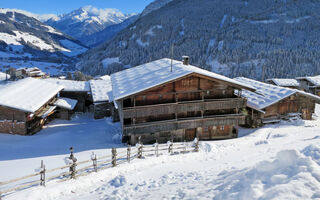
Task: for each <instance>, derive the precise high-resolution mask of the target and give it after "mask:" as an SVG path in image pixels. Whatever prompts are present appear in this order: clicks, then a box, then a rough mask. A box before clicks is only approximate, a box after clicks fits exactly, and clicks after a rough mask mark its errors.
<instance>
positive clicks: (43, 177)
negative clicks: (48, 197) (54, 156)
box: [40, 160, 46, 186]
mask: <svg viewBox="0 0 320 200" xmlns="http://www.w3.org/2000/svg"><path fill="white" fill-rule="evenodd" d="M40 170H41V171H40V185H41V186H46V166H45V165H44V164H43V160H41V167H40Z"/></svg>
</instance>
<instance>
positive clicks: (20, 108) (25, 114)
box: [0, 78, 63, 135]
mask: <svg viewBox="0 0 320 200" xmlns="http://www.w3.org/2000/svg"><path fill="white" fill-rule="evenodd" d="M62 89H63V87H62V86H59V85H56V84H51V83H48V82H46V81H43V80H37V79H33V78H26V79H22V80H19V81H15V82H11V83H8V84H6V85H2V86H1V87H0V94H1V95H0V133H11V134H20V135H30V134H34V133H36V132H37V131H39V130H40V129H41V128H42V126H43V125H44V124H45V123H46V122H47V120H48V117H49V116H50V115H52V114H53V113H54V112H55V109H56V106H53V105H52V103H53V102H55V101H56V97H57V95H58V93H59V92H60V91H61V90H62Z"/></svg>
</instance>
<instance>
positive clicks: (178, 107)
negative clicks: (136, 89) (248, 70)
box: [123, 98, 247, 119]
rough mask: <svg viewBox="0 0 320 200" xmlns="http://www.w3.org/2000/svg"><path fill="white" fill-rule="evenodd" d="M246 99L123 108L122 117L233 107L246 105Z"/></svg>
mask: <svg viewBox="0 0 320 200" xmlns="http://www.w3.org/2000/svg"><path fill="white" fill-rule="evenodd" d="M246 102H247V101H246V99H243V98H232V99H219V100H205V101H202V100H199V101H188V102H178V103H168V104H157V105H149V106H138V107H133V108H125V109H123V118H125V119H126V118H134V117H136V118H137V117H147V116H156V115H164V114H174V113H185V112H192V111H206V110H220V109H235V108H243V107H245V106H246Z"/></svg>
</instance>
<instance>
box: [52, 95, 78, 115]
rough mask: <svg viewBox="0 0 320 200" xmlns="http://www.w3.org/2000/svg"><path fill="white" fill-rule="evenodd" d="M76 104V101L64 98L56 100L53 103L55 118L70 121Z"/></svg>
mask: <svg viewBox="0 0 320 200" xmlns="http://www.w3.org/2000/svg"><path fill="white" fill-rule="evenodd" d="M77 103H78V101H77V100H74V99H69V98H65V97H59V98H57V101H56V102H54V103H53V105H54V106H57V112H56V117H57V118H59V119H64V120H70V119H71V117H72V115H73V114H74V108H75V107H76V105H77Z"/></svg>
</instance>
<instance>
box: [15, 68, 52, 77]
mask: <svg viewBox="0 0 320 200" xmlns="http://www.w3.org/2000/svg"><path fill="white" fill-rule="evenodd" d="M15 77H16V78H18V79H22V78H26V77H32V78H46V77H48V75H47V74H46V73H44V72H43V71H41V70H40V69H39V68H38V67H30V68H28V67H24V68H19V69H17V70H16V72H15Z"/></svg>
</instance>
